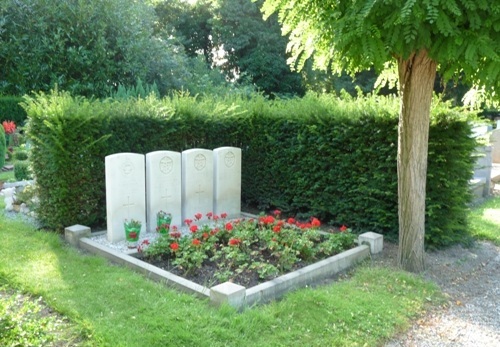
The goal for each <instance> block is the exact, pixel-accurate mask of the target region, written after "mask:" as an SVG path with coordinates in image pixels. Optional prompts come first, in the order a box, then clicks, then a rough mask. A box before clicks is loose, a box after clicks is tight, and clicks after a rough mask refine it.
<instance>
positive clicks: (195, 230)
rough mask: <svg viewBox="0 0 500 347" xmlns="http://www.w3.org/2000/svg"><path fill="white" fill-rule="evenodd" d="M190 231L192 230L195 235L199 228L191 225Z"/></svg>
mask: <svg viewBox="0 0 500 347" xmlns="http://www.w3.org/2000/svg"><path fill="white" fill-rule="evenodd" d="M189 230H191V232H192V233H195V232H197V231H198V226H197V225H191V226H190V227H189Z"/></svg>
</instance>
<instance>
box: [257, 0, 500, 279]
mask: <svg viewBox="0 0 500 347" xmlns="http://www.w3.org/2000/svg"><path fill="white" fill-rule="evenodd" d="M263 11H264V13H265V14H266V16H269V15H271V14H273V13H278V15H279V20H280V22H281V23H282V24H283V32H284V34H286V35H289V37H290V47H291V49H292V53H293V59H294V61H295V63H296V64H297V66H298V67H299V68H302V67H303V66H304V62H305V61H306V60H307V59H309V58H310V57H311V56H312V55H313V53H314V61H315V64H316V66H318V67H328V66H329V67H330V68H331V69H332V71H333V72H337V73H340V72H341V71H342V70H343V69H345V70H347V71H349V72H350V73H356V72H358V71H361V70H365V69H369V68H372V67H374V68H375V70H376V71H381V70H383V68H384V66H385V65H386V64H388V63H390V64H396V66H397V71H398V81H399V93H400V98H401V111H400V117H399V141H398V159H397V162H398V165H397V167H398V207H399V230H400V231H399V253H398V261H399V264H400V266H401V267H402V268H404V269H406V270H409V271H413V272H420V271H422V270H423V269H424V236H425V223H424V222H425V191H426V176H427V144H428V134H429V115H430V107H431V99H432V91H433V86H434V80H435V76H436V71H437V70H438V69H439V71H440V73H441V75H442V76H443V79H444V80H445V81H446V80H448V79H451V78H455V79H457V78H459V77H463V78H465V79H466V80H468V81H470V82H471V83H472V84H478V85H483V86H485V87H486V89H487V90H488V91H492V90H496V91H497V92H498V91H499V90H500V89H499V87H500V78H499V73H500V58H499V52H500V2H498V1H489V0H385V1H377V0H355V1H352V0H349V1H347V0H345V1H343V0H328V1H319V0H304V1H300V2H299V1H296V2H293V4H292V3H291V2H290V1H288V0H265V3H264V6H263Z"/></svg>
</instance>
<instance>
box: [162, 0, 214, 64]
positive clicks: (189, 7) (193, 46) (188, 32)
mask: <svg viewBox="0 0 500 347" xmlns="http://www.w3.org/2000/svg"><path fill="white" fill-rule="evenodd" d="M212 2H213V0H198V1H196V2H195V3H189V2H186V1H183V0H167V1H160V2H158V3H157V4H156V5H155V12H156V15H157V16H158V21H157V22H156V25H155V33H156V34H157V35H162V36H166V37H167V38H168V37H170V36H174V37H175V38H176V40H178V41H179V42H180V44H182V46H183V47H184V50H185V52H186V54H187V55H188V56H189V57H191V58H194V57H197V56H198V55H199V54H203V56H204V57H205V60H206V61H207V64H208V65H209V66H211V65H212V57H213V54H212V50H213V48H214V47H213V41H212V38H211V35H212V24H211V22H212V18H213V6H212Z"/></svg>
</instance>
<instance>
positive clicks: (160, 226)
mask: <svg viewBox="0 0 500 347" xmlns="http://www.w3.org/2000/svg"><path fill="white" fill-rule="evenodd" d="M171 223H172V214H170V213H166V212H163V211H160V212H158V213H157V214H156V230H157V231H158V232H159V233H160V234H168V232H169V230H170V224H171Z"/></svg>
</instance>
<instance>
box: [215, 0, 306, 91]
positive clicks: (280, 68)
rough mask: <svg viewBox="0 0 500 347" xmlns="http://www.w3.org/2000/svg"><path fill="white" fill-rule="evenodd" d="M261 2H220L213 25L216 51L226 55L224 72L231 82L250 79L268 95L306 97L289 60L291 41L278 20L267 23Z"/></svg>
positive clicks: (220, 0)
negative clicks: (288, 41)
mask: <svg viewBox="0 0 500 347" xmlns="http://www.w3.org/2000/svg"><path fill="white" fill-rule="evenodd" d="M261 4H262V1H261V0H258V1H257V3H254V2H252V0H217V1H216V2H215V8H214V19H213V22H212V39H213V41H214V46H215V47H222V48H223V49H224V51H225V56H224V62H223V63H222V64H221V68H222V70H223V71H224V72H225V73H226V75H227V76H228V78H229V79H234V80H237V81H240V80H242V79H243V80H244V79H246V78H247V79H248V80H249V81H250V82H251V83H253V84H255V85H256V86H257V87H258V88H259V89H261V90H262V91H264V92H265V93H266V94H272V93H274V94H281V95H284V94H288V95H302V94H304V91H305V90H304V87H303V85H302V79H301V76H300V74H299V73H297V72H293V71H291V70H290V67H289V66H288V64H287V62H286V60H287V54H286V45H287V39H286V37H283V36H282V35H281V28H280V26H279V23H278V21H277V16H271V17H270V18H269V19H268V20H267V21H264V20H263V19H262V15H261V13H260V11H259V5H261Z"/></svg>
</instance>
